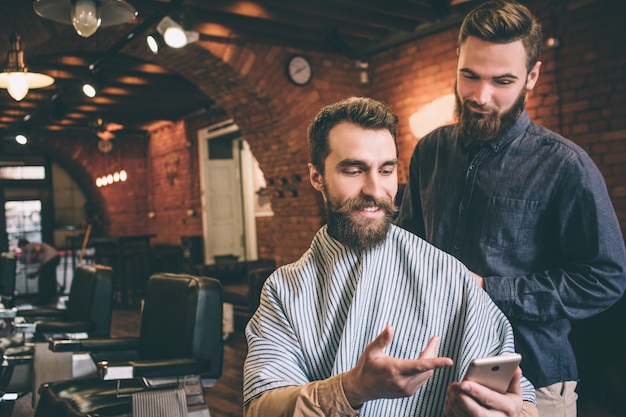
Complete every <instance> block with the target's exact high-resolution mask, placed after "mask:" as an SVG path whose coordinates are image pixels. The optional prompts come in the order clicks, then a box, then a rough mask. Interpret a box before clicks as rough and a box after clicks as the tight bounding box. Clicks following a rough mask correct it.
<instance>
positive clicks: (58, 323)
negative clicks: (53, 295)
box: [0, 264, 113, 416]
mask: <svg viewBox="0 0 626 417" xmlns="http://www.w3.org/2000/svg"><path fill="white" fill-rule="evenodd" d="M112 307H113V271H112V269H111V268H110V267H108V266H102V265H94V264H92V265H79V266H78V267H76V270H75V272H74V278H73V279H72V285H71V287H70V293H69V297H68V299H67V303H66V305H65V308H57V307H35V308H25V309H21V308H11V309H5V310H2V311H0V315H1V316H2V317H4V318H12V319H13V321H14V322H13V325H12V327H13V329H14V331H15V333H18V334H17V335H13V336H12V337H7V338H2V339H1V340H0V346H2V350H3V363H2V366H1V367H0V394H2V397H1V398H0V409H1V408H5V409H10V408H11V407H12V406H11V405H7V404H3V403H12V402H14V401H16V400H17V399H18V398H20V397H21V396H22V395H23V394H25V393H29V392H33V391H35V390H34V387H38V386H39V385H41V384H42V383H43V382H46V381H50V380H55V381H56V380H60V379H64V378H73V377H75V376H77V375H78V376H82V375H90V374H95V371H96V370H95V367H94V366H93V365H92V364H91V362H90V361H88V362H86V361H85V360H84V359H85V358H84V356H83V357H81V356H80V355H73V354H71V353H69V354H66V355H54V356H53V355H50V352H49V349H48V339H50V338H52V337H60V336H63V337H74V338H86V337H99V338H102V337H109V334H110V329H111V316H112ZM33 400H34V401H35V400H36V398H34V399H33ZM3 415H10V414H7V413H6V412H5V413H0V416H3Z"/></svg>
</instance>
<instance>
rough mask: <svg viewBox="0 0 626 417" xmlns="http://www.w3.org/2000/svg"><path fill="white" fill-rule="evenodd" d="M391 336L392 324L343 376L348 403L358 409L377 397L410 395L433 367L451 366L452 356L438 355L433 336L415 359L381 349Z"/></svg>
mask: <svg viewBox="0 0 626 417" xmlns="http://www.w3.org/2000/svg"><path fill="white" fill-rule="evenodd" d="M392 338H393V329H392V328H391V326H387V327H385V329H384V330H383V331H382V332H381V333H380V334H379V335H378V336H377V337H376V339H374V340H373V341H372V342H370V343H369V344H368V345H367V347H366V348H365V350H364V351H363V354H362V355H361V357H360V358H359V361H358V363H357V365H356V366H355V367H354V368H352V369H351V370H350V371H348V372H346V373H345V374H344V375H343V389H344V392H345V394H346V398H347V400H348V402H349V403H350V405H351V406H352V407H354V408H358V407H360V406H361V405H363V403H365V402H366V401H370V400H374V399H378V398H401V397H409V396H411V395H413V394H415V392H416V391H417V390H418V389H419V388H420V387H421V386H422V385H424V383H425V382H426V381H427V380H428V378H430V377H431V376H432V374H433V371H434V370H435V369H436V368H443V367H447V366H452V359H450V358H442V357H437V348H438V346H439V337H436V336H435V337H432V338H431V339H430V341H429V342H428V345H427V346H426V348H425V349H424V351H423V352H422V353H421V354H420V356H419V358H417V359H397V358H392V357H390V356H388V355H387V354H386V353H385V352H384V349H385V347H386V346H387V345H389V343H391V339H392Z"/></svg>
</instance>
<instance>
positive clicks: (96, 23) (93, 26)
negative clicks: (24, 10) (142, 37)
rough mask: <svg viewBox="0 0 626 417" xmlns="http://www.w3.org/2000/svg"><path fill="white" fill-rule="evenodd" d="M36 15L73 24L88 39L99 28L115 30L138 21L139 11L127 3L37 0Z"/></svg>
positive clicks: (101, 0)
mask: <svg viewBox="0 0 626 417" xmlns="http://www.w3.org/2000/svg"><path fill="white" fill-rule="evenodd" d="M33 8H34V9H35V12H36V13H37V14H38V15H39V16H41V17H45V18H46V19H50V20H54V21H55V22H59V23H66V24H71V25H73V26H74V29H75V30H76V33H78V34H79V35H80V36H82V37H83V38H88V37H90V36H91V35H93V34H94V33H96V31H97V30H98V28H99V27H100V26H114V25H120V24H122V23H126V22H128V21H130V20H132V19H134V18H135V17H137V10H135V8H134V7H133V6H132V5H131V4H130V3H128V2H126V1H124V0H35V2H34V3H33Z"/></svg>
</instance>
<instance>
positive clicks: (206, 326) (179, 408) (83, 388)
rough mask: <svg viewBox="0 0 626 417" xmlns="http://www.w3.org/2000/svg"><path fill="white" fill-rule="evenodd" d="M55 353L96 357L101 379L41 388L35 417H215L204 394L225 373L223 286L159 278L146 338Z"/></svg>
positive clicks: (143, 330)
mask: <svg viewBox="0 0 626 417" xmlns="http://www.w3.org/2000/svg"><path fill="white" fill-rule="evenodd" d="M49 346H50V349H51V350H52V351H54V352H67V351H71V352H79V351H88V352H90V354H91V355H92V356H93V358H94V361H95V362H96V363H97V366H98V377H96V378H89V379H84V380H81V381H60V382H51V383H46V384H44V385H42V386H41V387H40V400H39V403H38V405H37V408H36V410H35V417H63V416H72V417H79V416H83V417H87V416H100V417H112V416H130V415H132V416H135V417H144V416H151V417H153V416H168V417H176V416H194V417H209V416H210V413H209V409H208V406H207V405H206V402H205V398H204V393H203V388H205V387H209V386H212V385H214V383H215V381H216V380H217V378H219V377H220V376H221V373H222V361H223V342H222V288H221V284H220V282H219V281H218V280H217V279H214V278H207V277H196V276H192V275H186V274H171V273H160V274H155V275H153V276H151V277H150V279H149V281H148V286H147V291H146V298H145V299H144V305H143V311H142V316H141V327H140V332H139V337H137V338H124V339H106V340H95V339H85V340H67V339H66V340H51V341H50V343H49ZM131 349H132V350H131ZM119 350H122V351H124V353H122V354H120V353H116V352H118V351H119ZM110 358H111V359H110Z"/></svg>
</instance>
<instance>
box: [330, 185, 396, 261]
mask: <svg viewBox="0 0 626 417" xmlns="http://www.w3.org/2000/svg"><path fill="white" fill-rule="evenodd" d="M326 195H328V194H326ZM367 207H379V208H381V209H383V210H384V211H385V216H384V217H382V218H376V219H372V218H365V217H360V216H357V215H355V214H354V212H355V211H356V210H361V209H364V208H367ZM396 211H397V207H396V206H395V205H394V203H393V201H392V200H391V199H390V198H383V199H380V200H375V199H373V198H371V197H357V198H352V199H350V200H348V201H346V203H345V204H343V205H339V204H334V203H333V202H331V201H330V199H329V198H327V201H326V216H327V218H328V233H329V234H330V235H331V236H332V237H333V238H335V239H337V240H338V241H339V242H341V243H343V244H344V245H346V246H348V247H350V248H352V249H356V250H366V249H370V248H373V247H375V246H378V245H380V244H381V243H383V242H384V240H385V238H386V237H387V231H389V225H390V224H391V221H392V220H393V215H394V213H395V212H396Z"/></svg>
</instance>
